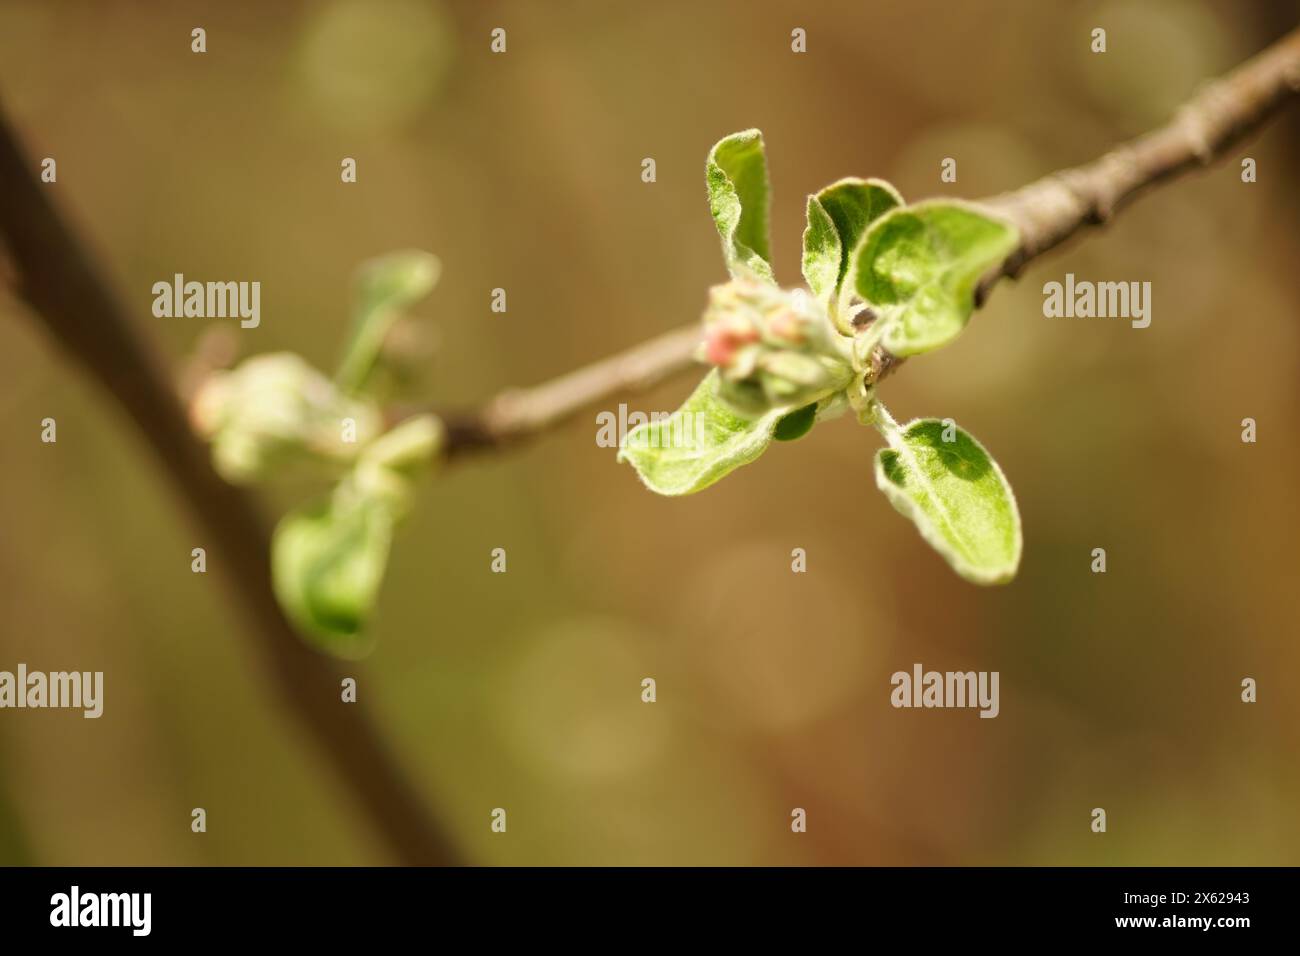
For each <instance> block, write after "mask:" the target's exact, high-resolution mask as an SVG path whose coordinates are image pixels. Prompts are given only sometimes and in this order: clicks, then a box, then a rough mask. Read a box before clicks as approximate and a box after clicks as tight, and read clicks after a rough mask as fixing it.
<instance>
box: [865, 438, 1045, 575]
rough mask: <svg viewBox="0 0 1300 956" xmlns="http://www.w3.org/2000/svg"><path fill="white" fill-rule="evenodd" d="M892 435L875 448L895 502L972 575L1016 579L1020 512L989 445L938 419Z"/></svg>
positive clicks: (884, 487)
mask: <svg viewBox="0 0 1300 956" xmlns="http://www.w3.org/2000/svg"><path fill="white" fill-rule="evenodd" d="M885 434H886V437H887V438H888V439H889V444H890V447H889V448H883V449H881V450H880V451H879V452H877V453H876V485H877V486H878V487H879V488H880V490H881V491H883V492H884V493H885V495H886V497H888V498H889V500H890V502H891V503H892V504H893V506H894V507H895V508H896V509H898V511H899V512H900V513H901V514H903V515H906V516H907V517H908V518H911V519H912V521H913V522H914V523H915V524H916V527H917V529H918V530H919V531H920V532H921V536H922V537H923V538H925V540H926V541H927V542H929V543H930V545H931V546H932V547H933V548H934V549H935V550H936V551H938V552H939V553H940V554H941V555H943V557H944V559H945V560H946V561H947V562H948V563H949V564H950V565H952V567H953V570H955V571H956V572H957V573H958V574H960V575H961V576H962V577H964V578H966V579H967V580H968V581H973V582H974V583H976V584H1001V583H1003V582H1006V581H1009V580H1011V579H1012V578H1013V577H1015V574H1016V569H1017V568H1018V567H1019V565H1020V550H1021V543H1022V538H1021V532H1020V512H1019V510H1018V509H1017V507H1016V499H1015V495H1013V494H1012V492H1011V486H1010V485H1009V484H1007V480H1006V477H1005V476H1004V475H1003V474H1002V469H1001V468H999V467H998V465H997V462H995V461H994V460H993V459H992V458H991V457H989V453H988V452H987V451H985V450H984V446H983V445H981V444H980V443H979V442H978V441H976V440H975V439H974V438H972V437H971V436H970V435H969V434H968V433H966V432H964V431H962V430H961V429H960V428H957V427H956V426H955V425H952V424H951V423H950V422H949V423H945V422H943V421H940V420H938V419H934V418H922V419H917V420H916V421H913V422H910V423H908V424H907V425H905V426H903V427H902V428H898V427H897V426H893V428H891V429H889V430H886V432H885ZM945 437H946V438H948V439H950V440H949V441H944V439H945Z"/></svg>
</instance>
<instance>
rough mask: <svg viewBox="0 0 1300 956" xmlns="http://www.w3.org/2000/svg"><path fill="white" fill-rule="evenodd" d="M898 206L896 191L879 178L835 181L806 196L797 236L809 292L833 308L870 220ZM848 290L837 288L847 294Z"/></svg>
mask: <svg viewBox="0 0 1300 956" xmlns="http://www.w3.org/2000/svg"><path fill="white" fill-rule="evenodd" d="M902 204H903V197H902V196H900V195H899V194H898V190H896V189H894V187H893V186H891V185H889V183H887V182H885V181H884V180H881V179H852V178H850V179H841V180H840V181H839V182H836V183H831V185H829V186H827V187H826V188H825V189H823V190H822V191H821V192H819V193H818V194H817V195H815V196H809V197H808V227H807V228H806V229H805V230H804V234H803V275H804V279H806V280H807V282H808V288H810V289H811V290H812V292H813V295H815V296H817V297H818V298H820V299H821V300H822V301H823V302H825V303H832V302H833V303H834V304H835V306H836V309H835V311H836V312H838V305H839V299H840V296H841V289H842V288H843V286H844V277H845V276H846V275H847V274H848V271H849V260H850V258H851V253H852V252H853V250H854V249H856V248H857V247H858V242H859V241H861V239H862V234H863V233H865V232H866V231H867V227H868V226H870V225H871V223H872V222H874V221H875V220H876V219H878V218H879V217H880V216H882V215H884V214H885V213H886V212H888V211H889V210H891V209H894V208H896V207H898V206H901V205H902ZM848 291H849V289H848V288H843V292H844V293H847V292H848Z"/></svg>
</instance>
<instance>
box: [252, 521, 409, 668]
mask: <svg viewBox="0 0 1300 956" xmlns="http://www.w3.org/2000/svg"><path fill="white" fill-rule="evenodd" d="M391 536H392V518H391V517H390V515H389V513H388V511H387V509H385V508H383V507H380V506H376V505H373V504H367V503H365V502H357V503H355V504H352V505H349V506H340V505H339V504H338V503H337V502H335V501H331V502H329V503H325V504H317V505H314V506H309V507H306V508H300V509H298V510H296V511H293V512H290V513H289V514H287V515H285V516H284V518H282V519H281V520H280V523H279V524H278V525H277V526H276V528H275V534H274V535H273V536H272V539H271V583H272V585H273V587H274V590H275V595H276V598H277V599H278V600H279V602H280V606H281V607H282V608H283V609H284V611H285V613H286V614H287V615H288V616H289V619H290V620H291V621H292V622H293V623H294V625H295V626H296V627H297V628H298V629H299V630H300V631H301V632H302V633H303V635H304V636H306V637H308V638H310V639H311V640H312V641H313V643H315V644H317V645H318V646H319V647H320V648H321V649H322V650H325V651H327V652H329V653H331V654H334V655H337V656H340V657H355V656H359V655H360V654H362V653H364V652H365V651H366V650H368V648H369V645H368V642H367V641H366V638H365V635H364V627H365V624H366V621H367V619H368V618H369V616H370V614H371V611H372V610H373V609H374V605H375V601H376V599H377V597H378V595H379V586H380V584H381V582H382V581H383V578H384V568H385V566H386V565H387V563H388V548H389V544H390V541H391Z"/></svg>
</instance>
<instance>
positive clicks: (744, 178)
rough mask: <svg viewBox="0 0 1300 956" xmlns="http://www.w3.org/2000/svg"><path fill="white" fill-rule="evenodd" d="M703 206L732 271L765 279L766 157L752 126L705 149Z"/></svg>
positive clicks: (768, 262) (768, 257) (768, 270)
mask: <svg viewBox="0 0 1300 956" xmlns="http://www.w3.org/2000/svg"><path fill="white" fill-rule="evenodd" d="M704 178H705V183H706V185H707V186H708V190H709V211H710V212H712V213H713V221H714V222H715V223H716V224H717V226H718V233H719V234H720V235H721V236H722V253H723V255H724V256H725V257H726V259H727V268H728V270H730V272H731V274H732V275H733V276H736V275H744V274H750V273H752V274H754V275H757V276H759V277H761V278H764V279H767V280H769V281H775V280H774V279H773V277H772V252H771V244H770V242H769V241H768V206H769V202H770V196H769V190H768V183H767V156H766V153H765V152H764V147H763V134H762V133H761V132H759V131H758V130H756V129H749V130H745V131H744V132H740V133H732V134H731V135H730V136H728V137H726V138H724V139H721V140H719V141H718V142H717V144H716V145H715V146H714V147H713V149H711V150H709V158H708V161H707V162H706V163H705V166H704Z"/></svg>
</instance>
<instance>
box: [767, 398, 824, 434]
mask: <svg viewBox="0 0 1300 956" xmlns="http://www.w3.org/2000/svg"><path fill="white" fill-rule="evenodd" d="M817 405H818V403H817V402H813V403H812V404H810V405H805V406H804V407H803V408H801V409H799V410H798V411H793V412H790V413H789V414H788V415H785V416H784V417H782V418H781V420H780V421H778V422H777V423H776V428H775V429H773V431H772V437H773V438H775V439H776V440H777V441H798V440H799V439H800V438H803V436H804V435H807V434H808V433H809V432H810V431H812V427H813V425H814V424H816V422H817Z"/></svg>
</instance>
